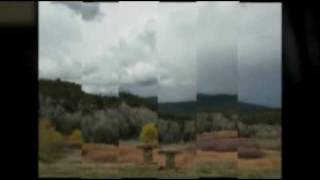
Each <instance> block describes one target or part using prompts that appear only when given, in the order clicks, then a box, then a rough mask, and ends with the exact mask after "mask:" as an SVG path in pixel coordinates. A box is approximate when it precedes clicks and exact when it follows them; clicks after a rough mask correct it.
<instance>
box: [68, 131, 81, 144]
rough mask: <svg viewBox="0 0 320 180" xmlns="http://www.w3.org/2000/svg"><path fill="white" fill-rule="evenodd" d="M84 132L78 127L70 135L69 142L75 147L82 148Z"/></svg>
mask: <svg viewBox="0 0 320 180" xmlns="http://www.w3.org/2000/svg"><path fill="white" fill-rule="evenodd" d="M83 142H84V141H83V138H82V133H81V131H80V130H79V129H76V130H74V131H73V132H72V134H71V135H70V136H69V137H68V144H69V145H70V146H71V147H74V148H80V147H81V145H82V143H83Z"/></svg>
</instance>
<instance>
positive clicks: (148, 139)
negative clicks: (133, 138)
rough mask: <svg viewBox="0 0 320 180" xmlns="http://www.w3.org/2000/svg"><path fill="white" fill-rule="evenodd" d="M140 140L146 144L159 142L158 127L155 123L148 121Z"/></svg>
mask: <svg viewBox="0 0 320 180" xmlns="http://www.w3.org/2000/svg"><path fill="white" fill-rule="evenodd" d="M140 141H142V142H143V143H146V144H156V143H158V129H157V128H156V125H155V124H154V123H147V124H145V125H144V126H143V128H142V130H141V133H140Z"/></svg>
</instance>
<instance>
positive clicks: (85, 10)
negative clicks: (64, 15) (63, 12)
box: [52, 1, 102, 21]
mask: <svg viewBox="0 0 320 180" xmlns="http://www.w3.org/2000/svg"><path fill="white" fill-rule="evenodd" d="M52 3H56V4H61V5H65V6H67V7H68V8H69V9H71V10H72V11H73V12H74V13H76V14H78V15H81V16H82V19H83V20H85V21H92V20H95V19H97V18H98V17H99V16H101V15H102V12H101V11H100V7H99V4H98V3H83V2H79V1H78V2H72V1H69V2H52Z"/></svg>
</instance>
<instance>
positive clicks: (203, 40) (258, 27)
mask: <svg viewBox="0 0 320 180" xmlns="http://www.w3.org/2000/svg"><path fill="white" fill-rule="evenodd" d="M39 4H40V5H39V44H40V46H39V76H40V78H50V79H56V78H61V79H63V80H67V81H72V82H77V83H80V84H81V85H82V89H83V90H84V91H85V92H88V93H94V94H104V95H117V94H118V93H119V91H128V92H131V93H134V94H137V95H139V96H143V97H150V96H157V97H158V100H159V102H176V101H196V96H197V93H205V94H211V95H215V94H235V95H238V97H239V100H240V101H245V102H249V103H256V104H262V105H269V106H277V107H278V106H281V102H280V101H281V55H280V54H281V5H280V3H259V4H255V3H246V4H244V5H243V4H242V3H239V2H235V1H233V2H196V3H159V2H118V3H83V2H40V3H39ZM53 27H54V28H53Z"/></svg>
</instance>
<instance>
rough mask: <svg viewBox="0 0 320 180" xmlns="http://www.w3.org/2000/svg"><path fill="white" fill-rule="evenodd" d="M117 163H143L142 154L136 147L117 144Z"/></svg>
mask: <svg viewBox="0 0 320 180" xmlns="http://www.w3.org/2000/svg"><path fill="white" fill-rule="evenodd" d="M119 162H122V163H125V162H132V163H143V152H142V150H141V149H138V148H136V145H129V144H122V143H121V144H119Z"/></svg>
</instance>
